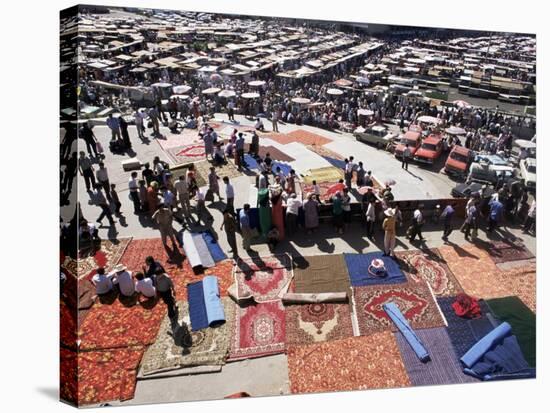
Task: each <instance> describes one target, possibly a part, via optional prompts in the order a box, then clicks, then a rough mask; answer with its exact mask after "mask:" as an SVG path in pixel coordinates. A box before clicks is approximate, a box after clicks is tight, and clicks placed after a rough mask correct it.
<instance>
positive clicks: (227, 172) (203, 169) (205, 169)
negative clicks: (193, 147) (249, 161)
mask: <svg viewBox="0 0 550 413" xmlns="http://www.w3.org/2000/svg"><path fill="white" fill-rule="evenodd" d="M212 166H213V164H212V163H211V162H210V161H206V160H204V161H200V162H195V170H196V171H197V174H198V175H200V176H201V178H202V180H203V181H204V182H205V185H207V184H208V175H209V174H210V168H211V167H212ZM216 175H218V176H219V177H220V180H221V179H222V178H223V177H224V176H227V177H228V178H229V179H233V178H238V177H239V176H242V175H243V173H242V172H240V171H239V170H238V169H237V167H236V166H235V165H234V164H233V162H227V163H224V164H222V165H218V166H216ZM219 185H220V193H221V194H222V196H223V191H222V190H223V188H224V184H223V182H221V181H219Z"/></svg>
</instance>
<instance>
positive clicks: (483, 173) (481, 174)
mask: <svg viewBox="0 0 550 413" xmlns="http://www.w3.org/2000/svg"><path fill="white" fill-rule="evenodd" d="M514 177H515V168H513V167H511V166H501V165H493V164H490V163H488V162H473V163H472V164H471V165H470V171H469V173H468V178H467V179H466V182H482V183H487V184H492V185H495V184H497V183H498V182H499V180H502V181H503V183H506V182H508V181H509V180H511V179H513V178H514Z"/></svg>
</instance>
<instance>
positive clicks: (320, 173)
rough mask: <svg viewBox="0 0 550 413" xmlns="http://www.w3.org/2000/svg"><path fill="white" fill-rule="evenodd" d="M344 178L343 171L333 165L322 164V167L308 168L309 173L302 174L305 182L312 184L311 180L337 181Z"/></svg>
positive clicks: (318, 181)
mask: <svg viewBox="0 0 550 413" xmlns="http://www.w3.org/2000/svg"><path fill="white" fill-rule="evenodd" d="M340 179H344V171H343V170H342V169H340V168H336V167H334V166H324V167H322V168H315V169H310V170H309V173H308V174H307V175H305V176H304V178H303V181H304V183H305V184H312V183H313V181H317V183H318V184H319V183H321V182H338V181H339V180H340Z"/></svg>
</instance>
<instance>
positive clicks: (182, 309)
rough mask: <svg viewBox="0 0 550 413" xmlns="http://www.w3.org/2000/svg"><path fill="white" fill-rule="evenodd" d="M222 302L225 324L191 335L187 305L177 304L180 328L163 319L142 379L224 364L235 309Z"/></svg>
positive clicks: (229, 300) (230, 303) (228, 300)
mask: <svg viewBox="0 0 550 413" xmlns="http://www.w3.org/2000/svg"><path fill="white" fill-rule="evenodd" d="M222 301H223V305H224V311H225V316H226V322H225V324H222V325H220V326H218V327H213V328H205V329H203V330H200V331H191V328H190V317H189V306H188V303H187V302H185V301H178V303H177V305H178V322H177V324H173V323H172V322H171V321H170V319H169V318H168V315H166V316H165V317H164V319H163V321H162V324H161V326H160V329H159V333H158V336H157V338H156V340H155V342H154V343H153V344H152V345H151V346H150V347H149V348H148V349H147V351H146V352H145V355H144V356H143V361H142V363H141V369H140V375H143V376H150V375H153V374H158V373H163V372H167V371H174V370H179V369H183V368H188V367H195V366H220V365H223V364H225V357H226V356H227V353H228V351H229V342H230V333H231V331H232V328H233V324H234V305H233V303H232V301H231V299H229V298H227V297H226V298H223V299H222Z"/></svg>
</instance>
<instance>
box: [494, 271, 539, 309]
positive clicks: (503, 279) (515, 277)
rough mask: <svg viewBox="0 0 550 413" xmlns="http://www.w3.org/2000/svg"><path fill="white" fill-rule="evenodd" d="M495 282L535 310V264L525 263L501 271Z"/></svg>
mask: <svg viewBox="0 0 550 413" xmlns="http://www.w3.org/2000/svg"><path fill="white" fill-rule="evenodd" d="M495 282H498V283H501V284H502V285H503V286H504V288H505V289H506V291H507V292H508V294H507V295H509V296H514V295H515V296H518V297H519V298H520V299H521V301H523V303H524V304H525V305H526V306H527V307H529V308H530V309H531V311H533V312H536V307H537V266H536V264H531V263H529V264H525V265H523V266H521V267H516V268H512V269H510V270H508V271H502V272H501V273H500V274H498V276H497V280H496V281H495Z"/></svg>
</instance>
